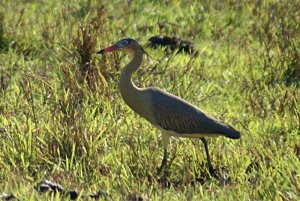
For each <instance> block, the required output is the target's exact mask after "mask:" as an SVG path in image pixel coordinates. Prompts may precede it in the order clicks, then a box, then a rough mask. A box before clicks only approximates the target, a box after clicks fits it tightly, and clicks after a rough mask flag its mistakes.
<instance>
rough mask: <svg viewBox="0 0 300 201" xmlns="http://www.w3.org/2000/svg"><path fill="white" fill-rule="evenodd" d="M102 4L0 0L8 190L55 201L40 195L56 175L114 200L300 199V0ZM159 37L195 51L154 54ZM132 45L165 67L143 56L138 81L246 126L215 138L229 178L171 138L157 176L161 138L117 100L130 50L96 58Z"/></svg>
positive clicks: (218, 161) (0, 108) (0, 162)
mask: <svg viewBox="0 0 300 201" xmlns="http://www.w3.org/2000/svg"><path fill="white" fill-rule="evenodd" d="M102 2H103V3H102V4H101V3H99V1H95V0H86V1H59V0H52V1H25V0H19V1H4V2H1V3H0V42H1V44H0V150H1V151H0V189H1V190H0V194H1V193H2V192H3V193H9V192H11V193H13V194H14V195H15V196H16V197H18V198H20V199H21V200H22V199H24V200H43V199H47V200H49V199H51V200H60V199H61V198H60V197H59V195H53V194H52V195H51V194H40V193H38V192H36V191H35V190H33V187H34V186H35V185H36V184H37V183H38V182H39V181H40V180H42V179H44V178H49V179H50V180H53V181H56V182H58V183H60V184H61V185H62V186H63V187H64V188H66V189H76V190H77V191H78V193H83V194H93V193H96V192H98V191H99V190H101V191H104V192H107V194H108V197H106V198H105V197H102V199H109V200H111V199H112V200H124V199H128V200H135V199H138V198H142V199H144V200H162V199H164V200H199V199H201V200H298V199H299V197H300V193H299V192H300V183H299V177H300V174H299V167H300V162H299V157H300V156H299V153H300V151H299V150H300V139H299V128H300V124H299V120H300V112H299V110H300V104H299V100H300V91H299V80H300V73H299V72H300V70H299V66H300V60H299V58H300V50H299V42H300V37H299V36H300V27H299V18H300V13H299V10H300V9H299V5H298V4H299V2H297V1H296V0H295V1H290V2H289V3H288V4H287V3H284V2H277V1H264V2H260V1H259V2H256V1H248V2H247V3H246V2H245V3H239V2H235V1H226V2H223V3H220V2H219V1H212V2H209V1H208V2H207V1H185V2H182V1H168V2H167V3H163V2H161V1H152V2H150V1H146V0H145V1H106V0H104V1H102ZM102 6H104V7H102ZM159 23H163V24H164V26H159ZM84 30H87V32H84ZM86 33H88V34H87V35H86V37H84V36H83V35H84V34H86ZM155 35H170V36H173V35H177V36H180V37H182V38H183V39H187V40H191V41H193V42H194V45H195V47H196V48H197V49H198V51H199V56H198V57H195V58H192V57H191V56H190V55H188V54H169V55H166V53H165V51H164V50H163V48H162V49H151V48H149V47H147V40H148V39H149V38H150V37H151V36H155ZM127 37H132V38H136V39H137V40H139V41H140V42H141V44H143V45H144V47H145V49H146V51H147V52H148V53H149V54H150V55H151V56H152V57H154V58H155V59H156V60H158V61H160V63H159V64H156V63H155V61H153V60H151V59H147V60H145V63H144V65H143V66H142V67H141V69H140V70H139V71H138V72H137V74H136V75H135V76H134V82H135V83H136V84H137V85H139V86H151V85H153V86H158V87H160V88H162V89H165V90H167V91H169V92H171V93H173V94H176V95H179V96H181V97H183V98H184V99H186V100H188V101H190V102H192V103H193V104H195V105H197V106H199V107H200V108H201V109H203V110H204V111H206V112H208V113H210V114H212V115H213V116H215V117H216V118H218V119H220V120H223V121H225V122H228V123H230V124H232V125H234V127H236V128H238V129H239V130H240V131H241V132H242V138H241V139H240V140H236V141H232V140H228V139H225V138H213V139H209V140H208V141H209V150H210V153H211V157H212V163H213V165H214V166H215V168H216V169H217V172H219V173H220V177H221V179H219V180H217V179H212V178H209V177H207V170H206V166H205V161H206V160H205V159H206V158H205V153H204V147H203V145H202V144H201V143H200V142H199V140H189V139H172V140H171V145H170V151H171V153H170V158H169V160H170V161H172V163H171V166H170V169H169V170H168V180H169V182H170V186H168V187H166V186H165V185H164V184H163V183H162V182H161V178H160V177H159V176H158V175H157V174H156V171H157V168H158V166H159V164H160V161H161V159H162V154H163V149H162V142H161V141H160V133H159V131H158V130H156V129H154V128H153V127H152V126H151V125H150V124H149V123H148V122H146V121H145V120H144V119H142V118H140V117H139V116H137V115H136V114H135V113H134V112H133V111H131V110H130V108H129V107H127V106H126V105H125V103H124V102H123V100H122V99H121V96H120V94H119V92H118V87H117V86H118V79H119V74H120V71H121V68H122V66H124V65H125V64H126V62H128V61H129V58H128V56H124V55H123V54H110V55H107V56H105V57H101V56H99V55H96V54H93V52H94V51H96V50H97V49H98V48H99V49H100V48H103V47H104V46H106V45H109V44H111V43H113V42H116V41H118V40H119V39H121V38H127ZM84 38H85V41H86V42H87V44H84V43H83V39H84ZM83 69H84V70H83ZM150 73H151V75H149V74H150ZM297 150H298V151H297ZM251 163H252V164H258V168H252V169H251V171H250V172H249V171H248V172H247V171H246V170H247V169H249V165H250V164H251ZM228 177H230V182H227V183H226V182H224V181H225V180H226V178H228ZM199 178H204V180H205V181H204V184H203V185H200V182H196V181H198V180H197V179H199Z"/></svg>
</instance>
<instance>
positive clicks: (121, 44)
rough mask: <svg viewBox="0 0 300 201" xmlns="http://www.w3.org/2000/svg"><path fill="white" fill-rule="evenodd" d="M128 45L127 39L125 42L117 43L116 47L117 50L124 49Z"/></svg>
mask: <svg viewBox="0 0 300 201" xmlns="http://www.w3.org/2000/svg"><path fill="white" fill-rule="evenodd" d="M128 44H129V42H128V41H127V40H126V39H125V40H121V41H119V42H117V44H116V47H117V48H123V47H125V46H126V45H128Z"/></svg>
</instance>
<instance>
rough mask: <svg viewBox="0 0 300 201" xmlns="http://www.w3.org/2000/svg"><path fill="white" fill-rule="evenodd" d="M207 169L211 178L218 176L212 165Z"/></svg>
mask: <svg viewBox="0 0 300 201" xmlns="http://www.w3.org/2000/svg"><path fill="white" fill-rule="evenodd" d="M208 171H209V174H210V176H212V177H213V178H215V179H218V178H219V176H218V175H217V174H216V171H215V170H214V168H213V167H209V168H208Z"/></svg>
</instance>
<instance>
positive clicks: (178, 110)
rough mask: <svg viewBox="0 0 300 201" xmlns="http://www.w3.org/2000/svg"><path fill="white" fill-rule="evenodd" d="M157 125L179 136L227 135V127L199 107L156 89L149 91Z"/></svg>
mask: <svg viewBox="0 0 300 201" xmlns="http://www.w3.org/2000/svg"><path fill="white" fill-rule="evenodd" d="M149 91H150V94H151V106H152V112H153V116H154V119H155V121H156V124H157V125H158V126H160V127H161V128H163V129H164V130H171V131H175V132H176V133H179V134H196V133H198V134H202V133H203V134H210V133H214V134H218V133H220V134H225V133H224V131H225V132H226V129H227V125H226V124H223V123H222V122H219V121H217V120H215V119H213V118H212V117H209V116H208V115H206V114H205V113H203V112H202V111H201V110H200V109H198V108H197V107H195V106H193V105H191V104H190V103H188V102H186V101H184V100H182V99H180V98H179V97H176V96H174V95H172V94H169V93H166V92H164V91H161V90H159V89H156V88H151V89H149Z"/></svg>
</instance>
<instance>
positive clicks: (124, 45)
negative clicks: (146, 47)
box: [97, 38, 143, 54]
mask: <svg viewBox="0 0 300 201" xmlns="http://www.w3.org/2000/svg"><path fill="white" fill-rule="evenodd" d="M139 49H142V50H143V48H142V47H141V46H140V45H139V43H138V42H137V41H136V40H134V39H131V38H125V39H122V40H120V41H118V42H117V43H115V44H114V45H111V46H108V47H106V48H104V49H102V50H100V51H98V52H97V54H104V53H107V52H115V51H125V52H128V53H134V52H136V51H137V50H139Z"/></svg>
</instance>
